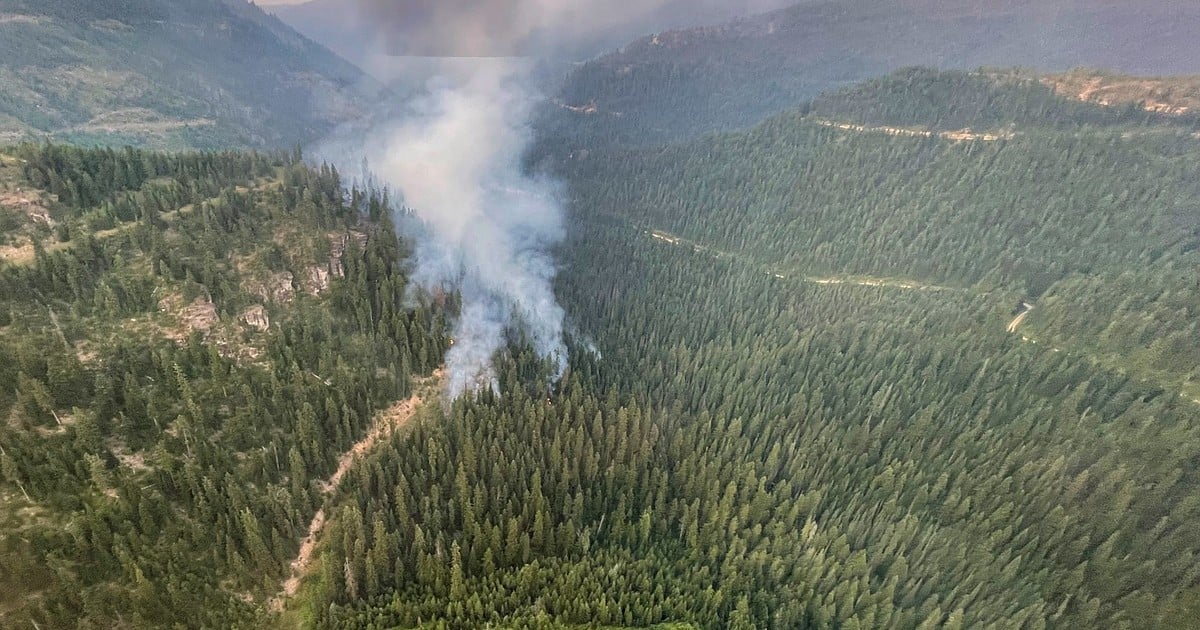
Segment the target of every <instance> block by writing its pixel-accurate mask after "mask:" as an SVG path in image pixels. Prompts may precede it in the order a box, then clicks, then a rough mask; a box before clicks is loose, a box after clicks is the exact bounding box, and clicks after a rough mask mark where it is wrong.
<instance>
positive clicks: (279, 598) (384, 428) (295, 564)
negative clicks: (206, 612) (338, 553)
mask: <svg viewBox="0 0 1200 630" xmlns="http://www.w3.org/2000/svg"><path fill="white" fill-rule="evenodd" d="M442 376H443V372H442V371H441V370H438V371H437V372H435V373H434V377H433V379H432V380H434V381H436V382H437V383H440V382H441V381H442ZM428 384H429V382H428V381H426V383H425V385H428ZM423 389H425V390H429V388H428V387H424V388H423ZM434 391H436V389H435V390H434ZM422 402H423V398H422V394H421V393H417V394H413V396H412V397H411V398H409V399H408V400H402V401H400V402H397V403H396V404H394V405H392V406H391V407H388V408H387V409H385V410H384V411H382V412H381V413H380V414H379V415H378V416H377V417H376V418H375V424H374V426H372V427H371V430H370V431H368V432H367V434H366V436H364V437H363V439H361V440H359V441H358V442H357V443H355V445H354V446H352V447H350V450H348V451H346V452H345V453H343V454H342V456H341V458H339V459H338V466H337V470H335V471H334V472H333V474H332V475H330V476H329V478H328V479H325V480H323V481H321V482H320V485H321V494H322V495H324V496H325V497H326V498H328V497H330V496H332V495H333V493H334V491H336V490H337V488H338V486H339V485H341V483H342V478H343V477H345V476H346V473H347V472H349V471H350V469H351V468H353V467H354V464H355V463H356V462H358V460H359V459H360V458H361V457H362V456H363V455H366V454H367V453H369V452H370V451H371V449H373V448H374V447H375V445H376V444H378V443H379V442H380V441H381V440H383V439H386V438H388V437H390V436H391V435H392V434H393V433H394V432H396V431H397V430H399V429H401V428H403V427H404V426H406V425H407V424H408V423H409V422H410V421H411V420H412V419H413V417H415V416H416V413H417V409H419V408H420V407H421V403H422ZM325 519H326V517H325V508H324V507H322V508H321V509H319V510H317V513H316V514H314V515H313V518H312V521H311V522H310V523H309V524H308V534H307V535H306V536H305V537H304V539H303V540H302V541H301V542H300V553H298V554H297V555H296V559H295V560H292V564H291V574H290V575H289V576H288V578H287V579H286V580H284V581H283V584H282V585H281V587H280V591H279V594H278V595H276V596H275V597H273V598H272V599H271V601H270V602H269V603H268V608H270V610H272V611H274V612H282V611H283V605H284V602H286V601H287V599H288V598H290V597H292V596H294V595H295V594H296V592H297V591H298V590H299V589H300V581H301V580H302V579H304V576H305V575H307V574H308V570H309V568H310V567H311V566H312V561H313V554H314V553H315V552H316V548H317V541H318V540H319V537H320V534H321V530H322V529H324V528H325Z"/></svg>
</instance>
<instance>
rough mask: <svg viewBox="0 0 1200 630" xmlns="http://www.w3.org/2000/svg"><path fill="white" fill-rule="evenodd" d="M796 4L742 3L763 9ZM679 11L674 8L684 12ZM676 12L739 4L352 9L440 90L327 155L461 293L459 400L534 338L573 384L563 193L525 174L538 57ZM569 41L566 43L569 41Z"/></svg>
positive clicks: (431, 279)
mask: <svg viewBox="0 0 1200 630" xmlns="http://www.w3.org/2000/svg"><path fill="white" fill-rule="evenodd" d="M782 1H783V0H737V1H736V2H734V3H732V4H736V5H741V6H743V8H749V7H751V6H752V5H757V4H769V3H780V2H782ZM672 3H674V4H672ZM668 5H671V6H675V5H678V6H679V7H682V6H685V5H687V6H689V7H691V8H694V9H701V8H713V7H726V9H725V10H732V9H731V8H730V7H729V5H730V1H729V0H651V1H650V2H648V3H647V4H646V5H645V6H639V5H638V4H637V3H635V4H633V5H628V6H626V5H621V4H614V3H612V2H611V1H610V0H353V1H352V2H349V3H348V6H346V9H347V10H348V11H353V12H354V14H355V15H356V16H357V18H358V19H359V20H360V21H361V22H363V23H366V24H371V25H374V26H375V28H376V31H377V33H378V34H379V35H378V40H377V42H376V44H377V45H378V46H379V47H380V48H381V49H382V51H381V52H383V53H384V54H386V55H391V56H392V58H393V59H394V60H395V62H396V66H395V67H394V68H392V69H391V70H395V71H400V73H401V74H404V73H414V72H415V73H416V74H420V73H429V74H430V75H432V76H433V77H434V78H433V79H431V80H430V81H429V82H428V84H427V85H426V89H424V90H422V91H421V92H420V93H421V94H422V95H421V96H419V97H417V98H416V100H415V101H414V102H413V103H410V105H411V107H409V109H408V111H405V112H404V113H403V114H402V115H400V116H398V117H397V116H392V117H390V118H388V119H387V120H389V121H390V122H385V123H382V124H377V125H374V126H373V128H372V129H371V130H370V131H369V132H368V133H367V134H366V139H363V140H351V139H349V138H346V137H343V138H341V139H340V140H335V141H334V142H332V143H328V144H327V145H326V146H325V147H323V148H321V149H318V153H320V154H324V155H325V156H326V157H331V158H335V161H339V162H342V163H346V162H344V161H343V160H342V159H337V158H350V157H353V158H361V157H366V159H367V162H368V164H369V166H370V169H371V170H372V172H373V173H372V174H373V175H374V176H376V177H378V178H380V179H382V180H383V182H384V183H386V184H387V185H388V187H389V188H390V189H392V190H394V191H395V192H398V193H399V194H400V195H401V196H402V198H403V204H404V206H405V207H406V208H407V209H409V210H410V211H411V212H412V213H413V214H414V215H415V216H416V217H417V218H419V219H420V222H421V224H422V226H421V228H420V229H419V230H418V231H419V232H420V234H418V235H417V239H416V240H417V243H418V245H417V255H416V271H415V273H414V276H413V279H414V284H415V285H416V286H417V287H420V288H423V289H425V290H427V291H439V290H457V291H459V292H460V293H461V296H462V309H461V313H460V316H459V318H458V321H457V322H456V323H455V331H454V341H455V343H454V345H453V346H452V347H451V349H450V351H449V353H448V354H447V357H446V363H447V365H446V368H447V372H448V374H449V384H448V389H449V392H448V394H449V396H450V397H451V398H454V397H457V396H459V395H461V394H463V393H464V392H468V391H472V390H475V389H479V388H485V387H492V388H494V387H495V385H496V375H495V373H494V371H493V368H492V357H493V356H494V355H495V353H496V352H497V351H498V350H500V349H502V348H503V347H504V345H505V343H506V339H507V336H506V335H507V333H509V332H513V331H516V332H520V333H523V335H524V337H525V338H526V339H528V340H529V341H530V342H531V343H532V344H533V347H534V349H535V350H536V351H537V353H538V354H539V356H541V357H542V358H544V359H547V360H549V361H551V362H552V363H553V364H554V365H556V366H557V367H558V369H559V372H560V373H561V372H562V370H564V369H565V367H566V360H567V357H566V348H565V346H564V342H563V318H564V314H563V310H562V308H561V307H560V306H559V305H558V303H557V302H556V301H555V297H554V293H553V289H552V285H553V280H554V275H555V271H556V270H555V264H554V260H553V259H552V257H551V253H550V252H551V251H552V249H553V248H554V246H555V245H556V244H558V243H559V242H560V241H561V240H562V238H563V212H562V207H561V205H560V203H559V202H558V199H559V196H560V195H559V194H558V190H557V186H556V185H555V184H554V183H553V182H549V181H545V180H540V179H535V178H533V177H531V176H528V175H526V174H525V173H524V171H523V169H522V165H521V164H522V159H521V158H522V153H523V152H524V150H525V149H526V147H527V146H528V144H529V141H530V131H529V129H528V125H527V121H528V118H529V116H530V113H531V110H532V106H533V104H534V102H535V100H534V99H535V96H534V94H535V91H534V90H531V89H530V87H529V81H528V80H527V77H528V75H529V74H530V70H531V68H530V66H531V65H532V64H531V63H530V62H528V61H523V60H521V59H519V58H517V57H516V55H531V54H536V53H538V52H546V51H549V50H552V49H555V48H556V47H557V46H558V45H559V44H561V43H563V42H570V41H574V40H576V39H578V38H581V37H585V36H587V35H589V34H591V33H594V32H596V31H598V30H603V29H606V28H612V27H614V26H617V25H620V24H626V23H633V22H637V21H638V20H642V19H647V17H646V16H648V15H650V14H651V13H652V12H653V10H657V9H661V8H663V7H666V6H668ZM556 40H557V41H556Z"/></svg>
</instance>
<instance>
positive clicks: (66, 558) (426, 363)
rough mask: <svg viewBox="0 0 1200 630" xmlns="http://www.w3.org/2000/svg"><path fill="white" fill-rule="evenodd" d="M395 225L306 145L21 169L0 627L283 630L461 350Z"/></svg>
mask: <svg viewBox="0 0 1200 630" xmlns="http://www.w3.org/2000/svg"><path fill="white" fill-rule="evenodd" d="M16 195H20V196H22V197H24V198H27V199H29V200H30V203H28V204H24V205H15V204H11V203H10V202H9V200H10V199H11V198H12V197H13V196H16ZM385 214H386V213H385V212H383V210H382V206H381V200H380V199H379V197H378V196H374V195H368V194H365V193H362V192H361V191H360V194H356V195H355V197H354V199H353V200H347V199H346V198H345V197H344V196H343V191H342V189H341V182H340V180H339V177H338V174H337V173H336V171H332V170H330V169H328V168H326V169H321V170H314V169H309V168H308V167H306V166H304V165H303V164H301V163H299V162H297V161H296V160H295V159H293V158H292V157H290V156H287V155H279V154H272V155H264V154H249V153H246V154H242V153H223V154H185V155H165V154H158V153H142V152H138V151H133V150H123V151H110V150H87V151H84V150H79V149H72V148H64V147H59V146H44V145H36V146H33V145H26V146H23V147H19V148H18V149H16V150H15V151H14V154H13V155H6V156H4V159H3V163H2V166H0V238H3V240H4V243H3V246H2V247H0V256H2V258H0V514H3V515H4V516H3V520H2V524H3V525H4V527H3V529H2V530H0V627H4V628H17V627H34V626H37V627H41V628H159V627H170V626H173V625H175V624H177V623H180V624H183V625H184V626H186V627H204V628H230V627H256V628H257V627H264V625H263V624H264V620H265V619H266V618H267V616H268V614H269V613H268V610H267V608H268V606H267V602H268V600H269V599H270V598H272V597H274V596H275V595H276V593H277V592H278V590H279V585H280V583H281V582H282V581H283V580H284V579H285V578H286V577H287V575H288V565H289V563H290V562H291V561H292V560H293V559H294V558H295V557H296V555H297V552H298V550H299V548H300V547H301V541H302V539H303V538H304V537H305V536H306V535H307V534H308V532H309V531H310V522H312V521H313V519H314V514H316V513H317V512H318V509H319V508H320V507H321V504H322V502H323V501H324V500H325V499H326V498H327V496H328V495H329V494H330V493H331V492H332V490H333V489H335V488H334V487H332V486H331V487H327V486H326V485H323V484H325V483H327V482H325V480H327V479H330V478H332V477H333V475H334V474H335V471H336V470H337V469H338V467H339V466H343V465H345V464H344V462H345V460H346V456H345V453H347V452H354V449H359V450H364V449H365V447H362V446H359V445H361V444H363V441H364V440H366V439H367V438H368V437H369V436H370V435H372V432H373V431H377V430H379V426H380V425H381V424H386V421H387V419H388V418H389V417H390V416H389V415H388V414H389V413H392V412H393V410H392V407H393V404H394V403H395V402H396V401H399V400H403V399H407V398H409V397H410V396H412V395H413V394H414V393H415V392H414V382H413V377H416V376H421V375H428V374H430V373H431V372H432V371H433V370H434V368H435V367H436V366H437V365H438V363H440V361H441V359H440V357H441V354H442V349H443V348H444V347H445V345H446V338H445V334H444V332H443V330H444V325H443V322H442V321H441V319H440V316H439V315H438V314H436V313H434V312H432V311H431V310H429V309H426V308H419V307H418V308H413V307H407V306H402V305H401V304H400V299H401V296H403V295H404V293H405V291H404V288H405V285H406V278H405V277H404V275H403V274H402V273H401V271H400V270H399V269H398V265H396V263H395V261H396V260H398V259H400V258H401V257H403V255H404V253H403V252H404V251H405V250H406V248H407V247H406V245H405V244H404V243H402V242H400V241H399V240H398V239H397V237H396V235H395V233H394V231H393V229H392V228H391V224H390V222H389V221H388V220H387V219H386V218H385ZM25 251H28V252H29V255H24V254H23V253H22V252H25ZM14 252H18V253H22V254H21V255H13V253H14ZM385 261H386V262H385ZM385 410H387V411H385ZM364 436H365V437H364ZM368 444H369V442H368ZM351 459H353V458H351ZM181 620H183V621H181Z"/></svg>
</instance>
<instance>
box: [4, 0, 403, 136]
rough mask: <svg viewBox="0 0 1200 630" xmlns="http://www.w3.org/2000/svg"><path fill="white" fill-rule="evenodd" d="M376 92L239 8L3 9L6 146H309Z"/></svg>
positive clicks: (158, 2)
mask: <svg viewBox="0 0 1200 630" xmlns="http://www.w3.org/2000/svg"><path fill="white" fill-rule="evenodd" d="M379 94H380V88H379V87H378V85H376V84H374V82H373V81H372V80H371V79H369V78H368V77H366V76H365V75H363V73H362V72H361V71H359V70H358V69H357V68H355V67H354V66H352V65H350V64H349V63H347V62H345V61H343V60H341V59H340V58H338V57H337V56H335V55H334V54H333V53H331V52H329V51H328V50H326V49H324V48H322V47H321V46H318V45H317V44H314V43H312V42H311V41H309V40H307V39H305V38H303V37H301V36H300V35H298V34H297V33H295V31H292V30H291V29H290V28H289V27H287V26H286V25H284V24H283V23H282V22H279V21H278V20H277V19H275V18H273V17H271V16H268V15H266V14H264V13H263V12H262V11H261V10H259V9H258V8H257V7H256V6H255V5H253V4H250V3H248V2H244V1H242V0H131V1H127V2H126V1H122V2H116V1H111V0H106V1H100V2H92V1H89V2H82V3H81V2H71V1H68V0H0V144H11V143H13V142H15V141H18V140H22V139H32V138H43V137H50V138H54V139H59V140H64V141H69V142H74V143H79V144H95V143H99V144H106V145H122V144H133V145H136V146H148V147H167V148H187V147H202V148H217V147H222V148H223V147H238V146H240V147H284V148H288V147H291V146H295V145H297V144H306V143H308V142H311V141H312V140H314V139H316V138H318V137H320V136H321V135H323V134H324V133H327V132H328V131H330V130H331V129H332V128H333V127H334V126H336V125H337V124H339V123H341V122H344V121H346V120H350V119H354V118H356V117H357V116H359V115H360V114H361V112H363V111H365V109H366V107H367V106H369V105H370V104H371V103H372V102H373V101H374V100H375V99H376V98H377V96H378V95H379Z"/></svg>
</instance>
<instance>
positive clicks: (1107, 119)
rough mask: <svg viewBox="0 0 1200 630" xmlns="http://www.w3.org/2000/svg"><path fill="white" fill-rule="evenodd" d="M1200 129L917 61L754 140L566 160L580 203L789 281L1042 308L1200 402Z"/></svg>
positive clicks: (1050, 327)
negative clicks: (906, 286)
mask: <svg viewBox="0 0 1200 630" xmlns="http://www.w3.org/2000/svg"><path fill="white" fill-rule="evenodd" d="M1196 125H1197V122H1196V120H1195V119H1194V118H1190V117H1188V116H1183V117H1180V116H1171V115H1166V114H1156V113H1152V112H1146V111H1144V110H1143V109H1142V108H1141V107H1139V106H1137V105H1136V104H1132V105H1130V106H1128V107H1125V108H1112V107H1104V106H1100V105H1098V104H1091V103H1081V102H1078V101H1076V100H1073V99H1067V98H1063V97H1056V96H1054V95H1053V93H1052V92H1051V91H1050V88H1048V87H1045V86H1042V85H1040V84H1039V83H1037V82H1035V81H1030V80H1025V79H1011V78H994V77H991V78H990V77H984V76H979V75H969V74H965V73H958V72H951V73H934V72H930V71H925V70H912V71H905V72H901V73H898V74H896V75H892V76H889V77H886V78H884V79H881V80H877V81H872V82H869V83H866V84H864V85H862V86H858V87H855V88H852V89H848V90H846V91H843V92H839V93H836V94H833V95H830V96H828V97H824V98H822V99H820V100H818V101H817V102H816V103H814V104H813V107H812V111H811V113H807V114H805V113H803V112H796V113H791V114H784V115H781V116H778V117H775V118H772V119H770V120H769V121H767V122H765V123H763V124H762V125H759V126H757V127H755V128H753V129H751V130H748V131H745V132H738V133H730V134H725V135H715V136H711V137H708V138H705V139H701V140H698V141H694V142H692V143H687V144H683V145H679V146H668V147H658V148H647V149H634V150H611V151H599V150H597V151H592V152H590V153H588V154H587V155H586V156H578V157H577V158H576V159H575V160H573V161H571V162H569V163H568V167H567V168H568V173H569V177H570V178H571V179H572V181H573V182H574V185H575V190H576V194H577V195H579V198H580V199H581V205H582V207H585V208H589V209H591V210H592V211H595V212H598V213H606V214H610V215H614V216H618V217H621V218H623V219H625V220H628V221H630V222H631V223H632V224H634V225H638V226H642V227H643V228H646V229H657V230H661V231H663V232H664V233H668V234H672V235H674V236H675V237H679V238H682V239H685V240H686V241H690V242H694V243H697V244H700V245H703V246H705V247H709V248H712V249H713V250H715V251H723V252H730V253H732V254H735V255H738V256H744V257H746V258H748V259H750V260H754V261H756V262H757V263H758V264H760V265H763V266H765V267H767V268H769V269H773V270H776V271H777V272H778V273H780V274H782V275H785V276H796V275H800V276H805V277H815V278H827V277H875V278H901V279H910V280H911V281H912V282H914V283H916V284H925V285H941V286H952V287H959V288H962V289H965V290H971V291H983V292H995V291H999V292H1000V293H1001V294H1002V295H1007V296H1009V298H1005V299H1011V300H1012V301H1013V303H1016V302H1017V301H1018V300H1019V299H1021V298H1023V299H1027V300H1032V301H1036V300H1037V299H1044V300H1045V301H1046V306H1047V308H1046V309H1044V310H1041V309H1039V310H1037V311H1034V312H1033V313H1031V314H1030V315H1029V316H1028V317H1027V319H1026V320H1025V325H1026V326H1031V327H1032V328H1033V329H1034V330H1039V331H1040V332H1041V333H1042V334H1044V335H1048V336H1052V337H1053V338H1054V339H1055V340H1056V341H1057V342H1058V343H1061V344H1066V345H1070V346H1074V347H1087V348H1089V349H1090V350H1089V351H1091V352H1092V353H1093V355H1094V356H1096V357H1097V358H1102V359H1103V360H1104V361H1105V362H1106V363H1108V364H1109V365H1114V366H1120V367H1121V368H1122V369H1129V370H1131V371H1132V372H1136V373H1139V374H1141V375H1143V376H1144V377H1146V378H1152V379H1158V381H1159V382H1162V383H1164V384H1169V385H1170V386H1171V387H1172V388H1174V389H1176V391H1179V392H1186V393H1188V394H1189V396H1194V394H1195V393H1197V387H1198V385H1200V345H1198V344H1197V340H1198V339H1200V336H1197V334H1196V328H1195V326H1196V324H1195V322H1196V317H1197V316H1198V315H1200V312H1198V311H1197V310H1196V305H1198V304H1200V294H1198V293H1197V290H1198V287H1197V285H1196V283H1195V278H1196V277H1197V274H1200V258H1197V255H1198V254H1200V204H1198V202H1197V201H1196V199H1197V194H1198V192H1200V189H1198V188H1197V185H1196V181H1197V180H1198V178H1200V172H1197V171H1196V168H1195V165H1196V164H1197V163H1198V162H1197V159H1198V158H1200V140H1198V139H1197V136H1196V135H1195V131H1196V128H1197V126H1196ZM968 128H969V129H968ZM1197 397H1200V396H1197Z"/></svg>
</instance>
